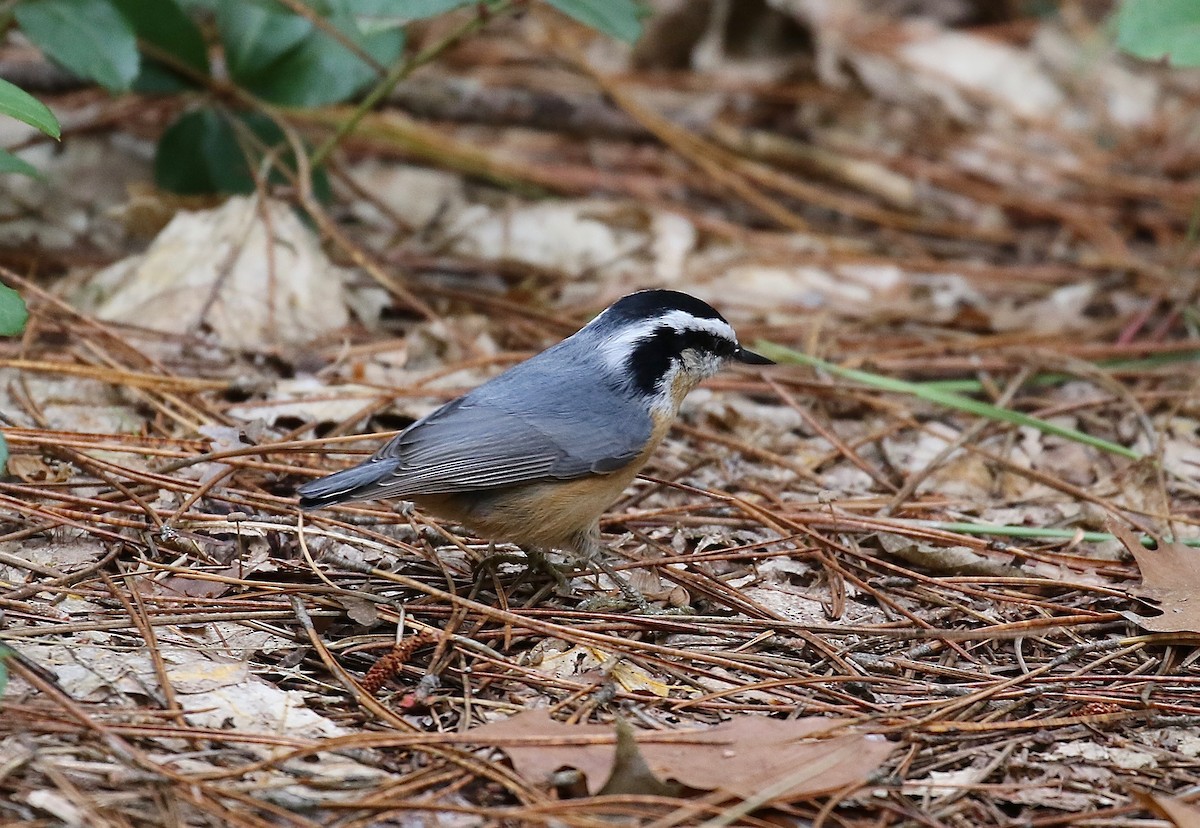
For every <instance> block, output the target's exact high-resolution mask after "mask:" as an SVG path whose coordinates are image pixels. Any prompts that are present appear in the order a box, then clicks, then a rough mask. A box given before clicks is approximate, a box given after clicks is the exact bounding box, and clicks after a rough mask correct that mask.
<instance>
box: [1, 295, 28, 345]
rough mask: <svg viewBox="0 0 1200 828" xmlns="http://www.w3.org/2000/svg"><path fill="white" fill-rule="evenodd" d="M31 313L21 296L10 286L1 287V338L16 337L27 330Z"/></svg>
mask: <svg viewBox="0 0 1200 828" xmlns="http://www.w3.org/2000/svg"><path fill="white" fill-rule="evenodd" d="M27 319H29V311H28V309H26V307H25V300H24V299H22V298H21V294H19V293H17V292H16V291H15V290H13V289H12V288H10V287H9V286H8V285H0V336H16V335H17V334H19V333H20V332H21V331H23V330H25V321H26V320H27Z"/></svg>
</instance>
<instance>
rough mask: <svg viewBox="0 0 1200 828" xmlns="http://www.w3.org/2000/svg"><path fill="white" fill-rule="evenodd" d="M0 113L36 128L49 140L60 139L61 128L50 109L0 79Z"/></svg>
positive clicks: (20, 89)
mask: <svg viewBox="0 0 1200 828" xmlns="http://www.w3.org/2000/svg"><path fill="white" fill-rule="evenodd" d="M0 113H3V114H5V115H11V116H12V117H14V118H16V119H17V120H18V121H24V122H25V123H27V124H29V125H30V126H31V127H36V128H38V129H40V130H41V131H42V132H44V133H46V134H47V135H49V136H50V137H51V138H60V137H62V127H60V126H59V125H58V118H55V117H54V113H53V112H51V111H50V108H49V107H48V106H46V105H45V104H44V103H42V102H41V101H39V100H38V99H37V98H35V97H33V95H30V94H29V93H28V92H26V91H25V90H24V89H22V88H21V87H19V86H14V85H13V84H11V83H9V82H8V81H6V80H4V79H3V78H0Z"/></svg>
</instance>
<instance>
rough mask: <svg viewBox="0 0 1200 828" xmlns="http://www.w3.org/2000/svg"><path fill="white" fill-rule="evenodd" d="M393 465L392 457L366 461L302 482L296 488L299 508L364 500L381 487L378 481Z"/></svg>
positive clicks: (319, 507)
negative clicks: (298, 496)
mask: <svg viewBox="0 0 1200 828" xmlns="http://www.w3.org/2000/svg"><path fill="white" fill-rule="evenodd" d="M396 465H397V462H396V461H395V460H369V461H367V462H366V463H363V464H362V465H359V466H354V467H353V468H349V469H343V470H342V471H340V472H334V473H333V474H331V475H328V476H326V477H321V478H318V479H317V480H313V481H311V482H308V483H305V484H304V485H303V486H301V487H300V488H299V489H297V490H296V493H297V494H299V495H300V508H301V509H323V508H324V507H326V506H332V505H334V504H335V503H346V502H348V501H351V500H367V499H369V498H370V497H372V496H373V495H374V494H376V493H377V492H379V491H380V490H381V489H382V488H383V487H382V486H380V485H379V483H380V481H381V480H382V479H383V478H385V477H389V476H390V475H391V474H392V473H393V472H395V470H396Z"/></svg>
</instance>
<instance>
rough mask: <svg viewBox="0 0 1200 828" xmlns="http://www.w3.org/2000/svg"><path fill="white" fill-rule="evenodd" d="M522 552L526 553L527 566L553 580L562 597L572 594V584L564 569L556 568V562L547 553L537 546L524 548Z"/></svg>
mask: <svg viewBox="0 0 1200 828" xmlns="http://www.w3.org/2000/svg"><path fill="white" fill-rule="evenodd" d="M521 551H522V552H524V553H525V560H526V565H527V566H528V567H529V569H530V570H541V571H542V572H544V573H546V574H547V575H549V576H550V577H551V578H553V579H554V585H555V589H556V590H557V592H558V593H559V594H560V595H570V594H571V584H570V582H569V581H568V580H567V576H566V575H564V574H563V570H562V568H560V567H558V566H555V565H554V562H553V561H551V560H550V559H549V558H547V557H546V553H545V551H543V550H541V549H538V548H537V547H535V546H522V547H521Z"/></svg>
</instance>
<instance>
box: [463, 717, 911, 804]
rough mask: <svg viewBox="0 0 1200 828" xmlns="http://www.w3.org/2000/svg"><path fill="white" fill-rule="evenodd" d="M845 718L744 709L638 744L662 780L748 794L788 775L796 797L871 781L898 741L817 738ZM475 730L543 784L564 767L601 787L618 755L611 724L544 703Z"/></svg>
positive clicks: (787, 796) (784, 797)
mask: <svg viewBox="0 0 1200 828" xmlns="http://www.w3.org/2000/svg"><path fill="white" fill-rule="evenodd" d="M843 723H844V720H841V719H824V718H820V717H810V718H806V719H794V720H785V721H781V720H779V719H768V718H765V717H760V716H742V717H738V718H736V719H732V720H731V721H728V722H725V723H724V724H720V725H717V726H716V727H713V728H709V729H706V730H686V731H675V732H672V733H669V734H666V733H661V732H646V731H641V732H639V733H638V734H637V736H638V748H639V749H640V750H641V753H642V757H643V758H644V759H645V762H646V766H647V768H648V769H649V771H650V772H651V773H652V774H653V775H654V776H655V777H657V778H658V779H661V780H664V781H668V782H669V781H675V782H679V783H681V784H683V785H685V786H687V787H689V788H695V789H698V790H705V791H710V790H721V791H724V792H726V793H729V794H731V795H733V796H738V797H741V798H743V799H746V798H750V797H752V796H755V795H756V794H758V793H759V792H761V791H763V790H764V789H766V788H768V787H769V786H771V785H773V784H775V783H778V782H780V781H781V780H784V779H786V780H788V784H787V785H786V787H785V788H784V790H783V791H782V792H781V793H780V794H779V795H778V796H777V797H776V799H777V800H778V801H794V800H797V799H801V798H804V797H811V796H817V795H820V794H823V793H828V792H830V791H835V790H839V789H841V788H844V787H846V786H848V785H852V784H854V783H856V782H862V781H865V780H866V779H867V777H868V776H869V775H870V774H871V773H872V772H873V771H874V770H875V769H876V768H878V767H879V766H880V765H881V764H882V763H883V761H884V760H885V759H887V757H888V756H889V755H890V754H891V752H892V749H893V747H894V745H893V744H892V743H891V742H888V741H887V740H886V739H882V738H879V737H873V736H869V735H863V734H857V733H854V734H847V735H841V736H833V737H830V738H818V737H819V735H820V734H823V733H826V732H828V731H830V730H833V729H836V728H838V727H839V726H840V725H842V724H843ZM471 734H472V736H473V738H475V739H476V740H477V742H478V743H479V744H481V745H492V746H495V747H498V748H500V749H502V750H503V751H504V752H505V753H506V754H508V757H509V758H510V759H511V760H512V763H513V766H514V767H515V768H516V769H517V771H518V773H520V774H521V775H522V776H524V777H525V778H526V779H529V780H530V781H532V782H535V783H539V784H545V783H546V782H547V780H548V779H549V778H550V776H551V774H553V773H555V772H556V771H558V770H561V769H562V768H575V769H577V770H579V771H580V772H581V773H583V774H584V775H585V776H586V777H587V779H588V784H589V790H594V789H596V788H597V787H598V786H599V785H600V784H601V783H602V782H603V780H604V779H605V778H606V777H607V775H608V773H609V771H610V770H611V769H612V767H613V762H614V758H615V755H616V744H615V743H616V739H615V736H614V734H613V731H612V728H610V727H606V726H601V725H567V724H562V723H561V722H557V721H555V720H554V719H552V718H550V716H549V714H548V713H546V711H544V710H528V711H525V712H524V713H519V714H517V715H516V716H513V717H511V718H508V719H505V720H504V721H500V722H493V723H491V724H487V725H484V726H483V727H478V728H475V729H474V730H472V731H471ZM804 769H808V771H809V772H808V773H804Z"/></svg>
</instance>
